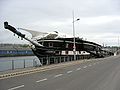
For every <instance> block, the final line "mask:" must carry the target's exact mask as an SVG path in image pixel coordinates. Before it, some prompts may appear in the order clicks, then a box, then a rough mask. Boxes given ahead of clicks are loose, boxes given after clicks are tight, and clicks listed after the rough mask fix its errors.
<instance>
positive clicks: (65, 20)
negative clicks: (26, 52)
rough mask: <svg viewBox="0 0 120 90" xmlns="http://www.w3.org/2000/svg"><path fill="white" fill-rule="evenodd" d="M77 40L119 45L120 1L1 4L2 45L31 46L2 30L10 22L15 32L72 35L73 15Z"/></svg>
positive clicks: (3, 0) (17, 0) (7, 0)
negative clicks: (34, 31) (20, 44)
mask: <svg viewBox="0 0 120 90" xmlns="http://www.w3.org/2000/svg"><path fill="white" fill-rule="evenodd" d="M73 10H74V13H75V18H76V19H77V18H80V21H77V22H75V31H76V36H79V37H83V38H84V39H86V38H87V40H89V41H93V42H96V43H99V44H101V45H102V44H103V43H105V44H106V45H118V37H119V36H120V35H119V33H120V0H0V43H28V42H26V41H25V40H23V41H21V40H20V39H18V38H17V36H15V37H14V36H13V34H12V33H11V32H9V31H8V30H5V29H4V28H3V22H4V21H8V22H9V23H10V24H11V25H13V26H15V27H16V28H27V29H31V30H36V31H41V32H52V31H58V32H62V33H65V34H69V35H72V11H73Z"/></svg>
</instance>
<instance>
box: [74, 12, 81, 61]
mask: <svg viewBox="0 0 120 90" xmlns="http://www.w3.org/2000/svg"><path fill="white" fill-rule="evenodd" d="M79 20H80V19H79V18H78V19H76V20H74V12H73V22H72V23H73V42H74V45H73V53H74V60H76V46H75V26H74V22H76V21H79Z"/></svg>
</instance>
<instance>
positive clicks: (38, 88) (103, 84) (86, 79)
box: [0, 56, 120, 90]
mask: <svg viewBox="0 0 120 90" xmlns="http://www.w3.org/2000/svg"><path fill="white" fill-rule="evenodd" d="M0 90H120V56H112V57H107V58H101V59H95V60H91V61H86V62H82V63H76V64H74V65H69V66H66V67H60V68H57V69H51V70H46V71H44V72H37V73H33V74H28V75H23V76H17V77H12V78H7V79H2V80H0Z"/></svg>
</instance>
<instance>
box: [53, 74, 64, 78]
mask: <svg viewBox="0 0 120 90" xmlns="http://www.w3.org/2000/svg"><path fill="white" fill-rule="evenodd" d="M62 75H63V74H58V75H55V76H54V77H55V78H56V77H60V76H62Z"/></svg>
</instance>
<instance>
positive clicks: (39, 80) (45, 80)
mask: <svg viewBox="0 0 120 90" xmlns="http://www.w3.org/2000/svg"><path fill="white" fill-rule="evenodd" d="M46 80H47V78H44V79H41V80H38V81H36V82H43V81H46Z"/></svg>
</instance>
